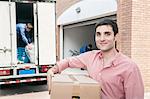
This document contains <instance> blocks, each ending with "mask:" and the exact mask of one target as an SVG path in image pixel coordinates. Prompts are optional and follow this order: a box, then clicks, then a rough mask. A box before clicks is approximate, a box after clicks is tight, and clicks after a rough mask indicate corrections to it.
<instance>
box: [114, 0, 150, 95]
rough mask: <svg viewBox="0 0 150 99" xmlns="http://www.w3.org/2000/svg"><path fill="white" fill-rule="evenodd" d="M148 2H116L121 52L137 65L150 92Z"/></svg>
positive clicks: (139, 0)
mask: <svg viewBox="0 0 150 99" xmlns="http://www.w3.org/2000/svg"><path fill="white" fill-rule="evenodd" d="M149 9H150V0H118V11H117V21H118V24H119V31H120V34H121V35H120V39H119V42H120V44H119V47H120V49H121V51H122V52H123V53H125V54H127V55H128V56H130V57H131V58H132V59H133V60H135V62H136V63H137V64H138V66H139V68H140V70H141V73H142V77H143V80H144V85H145V91H146V92H150V50H149V48H150V17H149V16H150V11H149Z"/></svg>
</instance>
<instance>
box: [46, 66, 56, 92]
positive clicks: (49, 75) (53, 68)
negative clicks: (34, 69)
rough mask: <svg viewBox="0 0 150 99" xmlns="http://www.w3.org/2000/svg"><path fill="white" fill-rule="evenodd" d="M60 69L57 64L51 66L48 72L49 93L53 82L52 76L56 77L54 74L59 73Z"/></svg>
mask: <svg viewBox="0 0 150 99" xmlns="http://www.w3.org/2000/svg"><path fill="white" fill-rule="evenodd" d="M58 71H59V69H58V67H57V66H56V65H55V66H53V67H52V68H50V69H49V70H48V72H47V84H48V91H49V94H50V92H51V86H52V85H51V84H52V77H54V74H56V73H58Z"/></svg>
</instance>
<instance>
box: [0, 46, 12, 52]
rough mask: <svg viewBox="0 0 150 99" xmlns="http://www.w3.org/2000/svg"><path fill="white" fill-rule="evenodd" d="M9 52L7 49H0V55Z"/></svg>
mask: <svg viewBox="0 0 150 99" xmlns="http://www.w3.org/2000/svg"><path fill="white" fill-rule="evenodd" d="M7 51H8V52H11V49H7V48H6V47H4V48H3V49H0V53H6V52H7Z"/></svg>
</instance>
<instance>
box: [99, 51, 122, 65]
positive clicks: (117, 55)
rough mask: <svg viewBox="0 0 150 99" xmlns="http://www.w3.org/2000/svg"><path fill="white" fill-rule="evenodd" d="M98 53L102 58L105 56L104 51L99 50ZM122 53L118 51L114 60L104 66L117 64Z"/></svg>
mask: <svg viewBox="0 0 150 99" xmlns="http://www.w3.org/2000/svg"><path fill="white" fill-rule="evenodd" d="M98 54H99V58H100V59H102V58H103V53H102V51H99V53H98ZM120 55H121V53H120V52H119V51H118V53H117V54H116V55H115V57H114V58H113V60H112V61H111V62H110V63H109V64H108V65H106V66H105V67H104V68H107V67H115V66H117V64H118V62H119V61H118V59H119V57H120Z"/></svg>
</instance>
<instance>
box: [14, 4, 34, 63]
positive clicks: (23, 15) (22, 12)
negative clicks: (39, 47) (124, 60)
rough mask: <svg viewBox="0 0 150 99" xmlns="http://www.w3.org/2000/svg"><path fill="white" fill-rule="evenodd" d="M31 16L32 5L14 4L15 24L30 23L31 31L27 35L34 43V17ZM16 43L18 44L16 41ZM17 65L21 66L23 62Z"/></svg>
mask: <svg viewBox="0 0 150 99" xmlns="http://www.w3.org/2000/svg"><path fill="white" fill-rule="evenodd" d="M33 15H34V14H33V3H21V2H16V24H18V23H25V24H26V23H31V24H32V25H33V29H31V31H30V33H29V35H30V37H31V40H32V42H34V16H33ZM16 39H17V38H16ZM17 43H18V41H17ZM34 52H35V51H34ZM17 56H18V55H17ZM27 56H28V55H27ZM18 63H21V64H22V63H24V62H18ZM28 63H31V62H30V61H29V62H28ZM32 63H33V62H32Z"/></svg>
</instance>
